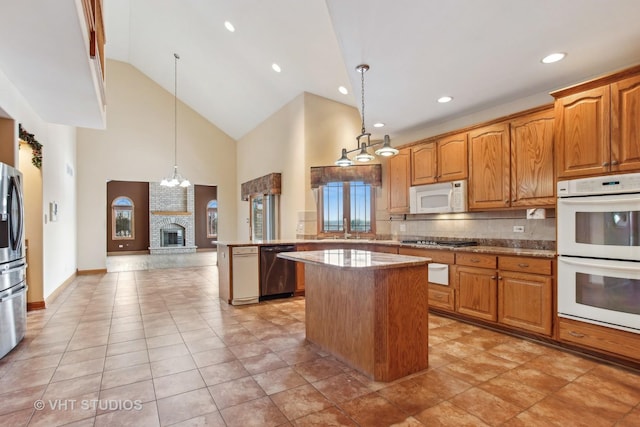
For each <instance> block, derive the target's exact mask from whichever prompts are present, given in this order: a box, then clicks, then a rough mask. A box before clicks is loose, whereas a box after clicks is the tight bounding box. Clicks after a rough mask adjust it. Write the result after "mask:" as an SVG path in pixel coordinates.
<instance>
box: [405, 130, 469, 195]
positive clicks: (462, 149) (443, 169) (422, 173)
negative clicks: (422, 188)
mask: <svg viewBox="0 0 640 427" xmlns="http://www.w3.org/2000/svg"><path fill="white" fill-rule="evenodd" d="M467 158H468V157H467V134H466V133H460V134H456V135H450V136H447V137H444V138H442V139H439V140H437V141H429V142H425V143H422V144H419V145H416V146H414V147H413V148H412V149H411V185H423V184H432V183H434V182H447V181H455V180H458V179H465V178H467V176H468V172H467V171H468V167H467Z"/></svg>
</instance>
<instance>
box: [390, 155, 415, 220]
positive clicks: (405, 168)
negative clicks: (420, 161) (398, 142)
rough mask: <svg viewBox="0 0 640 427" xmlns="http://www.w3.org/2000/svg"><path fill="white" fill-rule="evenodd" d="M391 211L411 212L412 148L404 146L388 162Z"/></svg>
mask: <svg viewBox="0 0 640 427" xmlns="http://www.w3.org/2000/svg"><path fill="white" fill-rule="evenodd" d="M387 167H388V170H387V176H388V181H387V183H388V186H389V192H388V194H389V212H390V213H409V186H410V185H411V149H410V148H403V149H401V150H400V152H399V153H398V154H397V155H396V156H394V157H392V158H390V159H389V160H388V162H387Z"/></svg>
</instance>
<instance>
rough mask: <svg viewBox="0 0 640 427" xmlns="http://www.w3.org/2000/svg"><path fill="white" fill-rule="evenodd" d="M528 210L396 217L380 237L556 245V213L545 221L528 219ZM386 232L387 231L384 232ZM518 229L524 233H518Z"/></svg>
mask: <svg viewBox="0 0 640 427" xmlns="http://www.w3.org/2000/svg"><path fill="white" fill-rule="evenodd" d="M526 214H527V212H526V210H524V209H523V210H514V211H498V212H469V213H463V214H433V215H406V216H405V215H395V216H391V217H388V218H386V221H380V220H379V221H378V222H377V224H376V225H377V227H378V234H387V232H388V235H389V237H390V238H391V239H394V240H402V239H405V238H411V237H442V238H454V239H458V238H460V239H487V240H496V239H499V240H541V241H550V242H555V239H556V218H555V209H546V212H545V214H546V215H545V216H546V218H544V219H527V218H526ZM384 229H386V230H387V231H384ZM516 229H518V230H522V231H515V230H516Z"/></svg>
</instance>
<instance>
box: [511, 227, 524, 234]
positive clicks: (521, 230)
mask: <svg viewBox="0 0 640 427" xmlns="http://www.w3.org/2000/svg"><path fill="white" fill-rule="evenodd" d="M513 232H514V233H524V225H514V226H513Z"/></svg>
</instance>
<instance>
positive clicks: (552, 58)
mask: <svg viewBox="0 0 640 427" xmlns="http://www.w3.org/2000/svg"><path fill="white" fill-rule="evenodd" d="M565 56H567V54H566V53H562V52H557V53H552V54H551V55H547V56H545V57H544V58H542V59H541V62H542V63H543V64H552V63H554V62H558V61H561V60H563V59H564V57H565Z"/></svg>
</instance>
